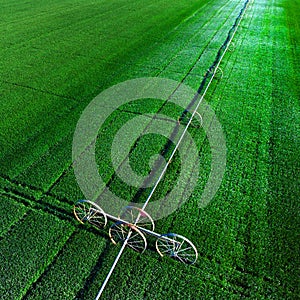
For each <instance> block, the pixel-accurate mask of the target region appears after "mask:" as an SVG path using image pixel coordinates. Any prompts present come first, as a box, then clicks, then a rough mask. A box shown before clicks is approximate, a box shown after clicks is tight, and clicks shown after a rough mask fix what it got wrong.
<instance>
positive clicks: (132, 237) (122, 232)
mask: <svg viewBox="0 0 300 300" xmlns="http://www.w3.org/2000/svg"><path fill="white" fill-rule="evenodd" d="M108 233H109V237H110V239H111V241H112V242H113V243H114V244H115V245H116V244H118V243H124V242H125V241H126V240H127V246H128V247H130V248H132V249H133V250H135V251H137V252H141V253H143V252H144V251H145V250H146V248H147V241H146V238H145V236H144V235H143V233H142V232H141V231H140V230H138V229H137V228H136V227H135V226H133V225H132V224H126V223H123V222H121V221H119V222H117V223H115V224H113V225H112V226H111V227H110V228H109V232H108ZM128 235H129V238H128V239H127V237H128Z"/></svg>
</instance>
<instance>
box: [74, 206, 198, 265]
mask: <svg viewBox="0 0 300 300" xmlns="http://www.w3.org/2000/svg"><path fill="white" fill-rule="evenodd" d="M74 214H75V217H76V219H77V220H78V221H79V222H80V223H85V222H89V223H90V224H92V225H93V226H95V227H98V228H103V227H105V226H106V225H107V222H108V220H110V221H113V222H114V223H113V224H112V225H111V226H110V228H109V231H108V232H109V237H110V239H111V241H112V242H113V243H114V244H119V243H121V244H124V243H125V242H126V243H125V244H126V246H128V247H130V248H132V249H133V250H135V251H137V252H140V253H143V252H144V251H145V250H146V248H147V240H146V236H147V235H149V236H153V237H155V238H156V243H155V246H156V250H157V252H158V253H159V255H160V256H169V257H171V258H173V259H176V260H178V261H180V262H182V263H186V264H194V263H195V262H196V260H197V258H198V252H197V249H196V247H195V246H194V244H193V243H192V242H191V241H190V240H188V239H187V238H186V237H184V236H181V235H179V234H176V233H166V234H159V233H157V232H155V231H154V228H155V225H154V221H153V219H152V218H151V216H150V215H149V214H148V213H147V212H146V211H144V210H142V209H141V208H138V207H135V206H126V207H125V208H124V209H123V210H122V211H121V213H120V215H119V216H118V217H116V216H112V215H110V214H107V213H105V212H104V211H103V210H102V209H101V208H100V207H99V206H98V205H97V204H96V203H94V202H92V201H89V200H80V201H78V202H77V203H76V204H75V205H74Z"/></svg>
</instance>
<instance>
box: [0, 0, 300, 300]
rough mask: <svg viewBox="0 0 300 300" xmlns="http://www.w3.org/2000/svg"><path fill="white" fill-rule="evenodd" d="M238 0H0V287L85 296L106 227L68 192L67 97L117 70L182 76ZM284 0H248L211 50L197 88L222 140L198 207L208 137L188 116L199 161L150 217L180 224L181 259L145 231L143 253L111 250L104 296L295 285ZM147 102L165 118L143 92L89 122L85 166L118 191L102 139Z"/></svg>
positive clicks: (143, 144)
mask: <svg viewBox="0 0 300 300" xmlns="http://www.w3.org/2000/svg"><path fill="white" fill-rule="evenodd" d="M243 4H244V1H242V0H235V1H225V0H224V1H223V0H219V1H217V0H211V1H202V0H193V1H190V0H189V1H188V0H183V1H172V2H167V1H163V0H159V1H155V3H149V2H147V1H131V2H128V1H123V0H121V1H108V0H101V1H99V2H95V1H82V0H76V1H75V2H74V1H69V0H64V1H56V0H55V1H51V3H50V2H47V1H43V0H41V1H39V2H35V3H20V1H18V0H15V1H13V2H8V1H4V3H2V4H1V12H2V15H3V18H1V20H0V24H1V25H0V32H1V35H0V40H1V43H2V44H3V45H4V47H3V48H1V50H0V54H1V56H0V57H1V58H0V60H1V64H0V74H1V79H0V94H1V100H0V101H1V108H0V112H1V114H2V116H4V118H2V119H1V120H0V149H1V151H0V165H1V167H0V175H1V178H0V197H1V200H2V201H1V205H0V206H1V209H0V248H1V255H0V266H1V267H0V274H1V276H0V278H1V279H0V292H1V293H0V294H1V296H0V299H2V298H3V299H21V298H22V297H23V299H44V298H47V299H92V298H94V297H95V296H96V294H97V292H98V290H99V288H100V285H101V283H102V282H103V280H104V278H105V276H106V274H107V272H108V271H109V269H110V267H111V264H112V262H113V260H114V258H115V257H116V255H117V252H118V248H117V247H114V246H113V245H111V244H110V243H109V240H108V236H107V233H106V231H107V230H103V231H99V230H96V229H93V228H92V227H91V226H83V225H78V224H77V223H76V222H75V220H74V218H73V216H72V204H73V203H74V202H75V201H76V200H77V199H82V198H83V195H82V192H81V191H80V189H79V187H78V185H77V183H76V179H75V176H74V172H73V169H72V157H71V147H72V137H73V132H74V129H75V126H76V122H77V120H78V118H79V117H80V114H81V112H82V111H83V109H84V108H85V106H86V105H87V104H88V103H89V102H90V101H91V100H92V99H93V98H94V97H95V96H96V95H97V94H98V93H99V92H100V91H102V90H104V89H105V88H106V87H108V86H111V85H112V84H115V83H118V82H122V81H123V80H127V79H130V78H136V77H144V76H158V77H168V78H172V79H176V80H180V81H183V82H184V83H186V84H188V85H190V86H191V87H193V88H194V89H197V88H198V87H199V85H200V83H201V81H202V80H203V76H204V74H205V72H206V70H207V69H208V67H209V66H210V65H211V64H212V63H213V61H214V59H215V56H216V54H217V52H218V50H219V48H220V47H221V45H222V43H223V42H224V40H225V39H226V36H227V34H228V31H229V30H230V28H231V26H232V24H233V23H234V21H235V18H236V17H237V15H238V13H239V11H240V9H241V8H242V6H243ZM298 6H299V1H298V0H297V1H294V2H291V1H287V0H272V1H266V0H262V1H253V2H252V3H251V4H250V7H249V10H248V11H247V13H246V16H245V19H244V20H243V21H242V23H241V27H240V28H239V30H238V32H237V35H236V36H235V38H234V51H232V52H228V53H227V54H226V55H225V57H224V61H223V62H222V64H221V68H222V70H223V72H224V76H223V78H218V79H216V80H214V81H213V84H212V85H211V87H210V89H209V92H208V94H207V95H206V97H205V98H206V101H207V102H209V104H210V105H211V107H213V109H214V110H215V113H216V116H217V117H218V119H219V121H220V122H221V124H222V127H223V131H224V133H225V136H226V146H227V165H226V172H225V175H224V178H223V181H222V185H221V187H220V189H219V191H218V194H217V195H216V197H215V198H214V199H213V201H212V202H211V203H210V204H209V205H208V206H207V207H205V208H199V205H198V204H199V200H200V198H201V195H202V193H203V189H204V186H205V183H206V181H207V178H208V176H209V173H210V162H211V149H210V145H209V142H208V140H207V138H206V136H205V133H204V132H203V130H202V129H199V128H191V129H190V130H189V133H190V134H191V135H192V137H193V139H194V140H195V143H196V145H197V148H198V151H199V159H200V162H201V164H200V173H199V178H198V182H197V185H196V188H195V190H194V192H193V194H192V195H191V196H190V197H189V199H188V201H187V202H186V203H185V204H184V205H182V206H181V207H180V209H178V210H177V211H176V212H175V213H173V214H171V215H169V216H168V217H167V218H164V219H162V220H158V221H157V222H156V231H158V232H161V233H166V232H176V233H179V234H182V235H184V236H186V237H188V238H189V239H191V240H192V241H193V243H194V244H195V245H196V247H197V249H198V252H199V259H198V261H197V263H196V265H194V266H185V265H182V264H179V263H178V262H175V261H173V260H170V259H169V258H165V257H164V258H162V259H161V258H160V257H159V256H158V254H157V253H155V251H154V240H152V239H151V238H150V240H149V249H148V250H147V251H146V252H145V254H143V255H139V254H137V253H135V252H133V251H131V250H129V249H128V250H126V251H125V252H124V255H123V256H122V258H121V260H120V262H119V263H118V266H117V268H116V270H115V272H114V274H113V276H112V278H111V281H110V282H109V284H108V286H107V289H106V290H105V293H104V299H108V298H109V299H198V298H199V297H200V298H205V299H208V298H214V299H223V298H230V299H238V298H251V299H266V298H271V299H296V298H297V297H299V295H300V291H299V270H298V262H299V251H298V248H299V229H298V228H299V213H298V212H299V208H298V198H299V192H298V189H299V188H298V186H299V175H298V173H299V172H298V170H299V151H298V149H299V101H298V100H299V95H300V93H299V86H300V84H299V76H298V70H299V49H298V48H297V45H298V43H299V36H300V34H299V18H298V15H299V9H298ZM37 22H38V23H39V24H40V26H36V24H37ZM116 27H117V28H118V31H116ZM155 112H159V113H162V114H166V115H167V116H169V117H173V118H174V119H175V120H176V119H177V117H178V116H179V115H180V114H181V113H182V110H181V109H180V108H178V107H175V106H174V105H172V104H170V103H169V102H168V101H161V100H159V99H157V100H155V101H151V102H150V101H149V99H144V100H140V101H136V102H135V103H133V104H128V105H124V106H122V107H120V108H119V109H118V110H117V111H115V112H114V113H113V114H112V115H111V116H110V117H109V118H108V120H107V121H106V123H105V124H104V126H103V128H101V132H99V136H98V140H97V145H96V150H97V151H96V155H97V156H96V159H97V163H98V166H99V171H100V173H101V175H102V177H103V178H104V180H105V182H106V183H108V184H109V186H110V189H111V190H113V191H114V192H115V193H117V194H118V195H122V196H123V197H125V198H126V199H128V200H131V199H137V193H138V192H139V191H138V190H137V189H135V188H130V187H128V186H127V185H126V184H124V182H123V181H122V180H120V178H118V177H117V176H116V173H115V171H114V170H113V166H112V162H111V157H110V155H111V153H110V150H111V145H112V141H113V138H114V136H115V134H116V133H117V132H118V130H119V129H120V128H122V126H123V125H124V123H126V122H127V121H129V120H131V119H132V118H134V117H135V116H137V115H139V114H144V113H155ZM150 122H151V118H150V117H149V123H150ZM165 143H166V139H165V138H163V137H161V136H156V135H146V136H143V137H142V138H141V139H139V141H138V142H137V143H136V144H135V145H134V147H133V148H132V151H131V155H130V164H131V167H132V169H133V170H134V171H135V172H136V173H138V174H142V175H145V174H147V173H148V172H149V164H148V163H149V159H150V158H151V156H152V155H153V154H155V153H157V152H160V151H161V149H162V148H163V147H164V145H165ZM188 147H189V145H186V148H185V149H184V151H185V152H184V153H187V152H188V151H189V149H188ZM171 150H172V148H170V149H169V151H166V152H165V156H166V157H168V155H170V151H171ZM180 159H181V157H180V156H179V155H177V156H176V157H175V158H174V160H173V162H172V164H171V165H170V168H169V169H168V172H167V174H166V176H165V178H164V179H163V181H162V183H161V184H160V185H159V186H158V189H157V193H155V195H154V198H153V199H154V200H155V199H158V198H159V197H161V196H162V195H165V194H166V193H167V192H168V191H170V190H171V189H172V187H173V186H174V185H175V184H176V181H177V179H178V176H179V174H180V172H181V164H180ZM100 192H101V191H100ZM148 192H149V189H146V190H143V191H142V193H141V194H138V195H139V198H138V199H137V201H143V200H144V199H145V197H146V196H147V193H148ZM182 193H184V192H182ZM181 196H182V195H178V197H179V199H178V201H180V198H181Z"/></svg>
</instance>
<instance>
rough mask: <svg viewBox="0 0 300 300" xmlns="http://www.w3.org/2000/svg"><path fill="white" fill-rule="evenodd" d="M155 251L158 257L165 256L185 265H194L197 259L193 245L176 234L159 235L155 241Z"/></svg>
mask: <svg viewBox="0 0 300 300" xmlns="http://www.w3.org/2000/svg"><path fill="white" fill-rule="evenodd" d="M156 250H157V252H158V253H159V254H160V256H164V255H167V256H170V257H172V258H174V259H176V260H179V261H181V262H183V263H186V264H194V263H195V262H196V260H197V258H198V252H197V249H196V247H195V246H194V245H193V243H192V242H191V241H190V240H188V239H187V238H185V237H184V236H181V235H178V234H176V233H167V234H163V235H161V236H160V237H159V238H158V239H157V240H156Z"/></svg>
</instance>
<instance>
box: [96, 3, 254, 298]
mask: <svg viewBox="0 0 300 300" xmlns="http://www.w3.org/2000/svg"><path fill="white" fill-rule="evenodd" d="M250 1H251V0H247V1H246V2H245V4H244V7H243V8H242V9H241V11H240V14H239V16H238V17H237V18H236V20H235V23H234V25H233V26H232V28H231V30H230V31H229V33H228V36H227V38H226V40H225V42H224V43H223V45H222V46H221V48H220V50H219V51H218V54H217V56H216V59H215V61H214V63H213V65H212V66H211V67H210V68H209V69H208V71H207V73H206V75H205V78H204V79H203V81H202V83H201V85H200V87H199V89H198V92H199V91H200V90H201V89H202V88H203V87H204V85H205V81H206V79H207V78H208V75H209V74H210V73H211V72H212V75H211V78H210V80H209V82H208V84H207V86H206V88H205V90H204V92H203V93H202V95H201V97H200V99H199V96H200V94H199V93H197V94H196V95H195V96H194V98H193V100H192V101H191V103H190V105H189V106H192V105H193V104H194V103H195V102H196V101H197V100H198V103H197V105H196V108H195V109H194V111H193V113H192V115H191V117H190V118H189V121H188V123H187V124H186V126H185V129H184V131H183V132H182V134H181V136H180V138H179V140H178V143H177V144H176V146H175V148H174V150H173V151H172V153H171V156H170V158H169V160H168V162H167V163H166V165H165V167H164V168H163V170H162V172H161V174H160V176H159V177H158V179H157V181H156V183H155V184H154V186H153V188H152V190H151V192H150V194H149V196H148V197H147V199H146V201H145V203H144V205H143V207H142V210H145V208H146V207H147V205H148V203H149V201H150V199H151V198H152V196H153V194H154V192H155V190H156V188H157V186H158V184H159V183H160V181H161V179H162V178H163V176H164V174H165V172H166V171H167V168H168V166H169V164H170V163H171V161H172V158H173V157H174V155H175V152H176V151H177V149H178V147H179V145H180V143H181V141H182V139H183V138H184V136H185V134H186V132H187V130H188V128H189V126H190V124H191V122H192V120H193V118H194V116H195V114H196V113H197V110H198V108H199V106H200V104H201V103H202V101H203V99H204V96H205V95H206V93H207V91H208V89H209V87H210V85H211V83H212V81H213V79H214V77H215V75H216V72H217V70H218V68H219V66H220V64H221V62H222V60H223V57H224V55H225V54H226V52H227V51H228V48H229V46H230V44H231V42H232V40H233V38H234V36H235V34H236V32H237V29H238V27H239V25H240V23H241V21H242V19H243V17H244V15H245V12H246V10H247V8H248V6H249V3H250ZM224 48H225V49H224ZM223 49H224V51H223V53H222V54H221V52H222V50H223ZM212 70H213V71H212ZM187 110H188V108H187V109H186V111H187ZM138 221H139V216H138V217H137V219H136V221H135V223H134V225H136V224H137V223H138ZM131 233H132V231H131V230H129V232H128V235H127V237H126V239H125V240H124V242H123V245H122V247H121V249H120V251H119V253H118V255H117V257H116V259H115V260H114V263H113V265H112V267H111V268H110V270H109V272H108V274H107V276H106V278H105V280H104V282H103V284H102V286H101V288H100V290H99V292H98V294H97V296H96V298H95V300H99V299H100V297H101V295H102V293H103V291H104V289H105V287H106V285H107V283H108V281H109V279H110V277H111V275H112V273H113V271H114V269H115V267H116V265H117V263H118V261H119V259H120V258H121V255H122V253H123V251H124V249H125V247H126V244H127V242H128V240H129V238H130V236H131Z"/></svg>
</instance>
